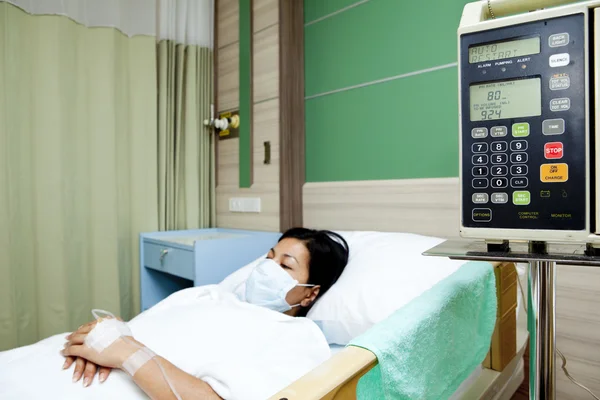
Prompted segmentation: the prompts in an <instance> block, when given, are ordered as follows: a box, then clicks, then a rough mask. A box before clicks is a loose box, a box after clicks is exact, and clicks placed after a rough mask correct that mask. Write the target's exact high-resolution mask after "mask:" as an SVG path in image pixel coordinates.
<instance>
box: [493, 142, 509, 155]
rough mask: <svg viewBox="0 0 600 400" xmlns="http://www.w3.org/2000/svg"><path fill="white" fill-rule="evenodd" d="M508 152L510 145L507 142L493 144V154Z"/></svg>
mask: <svg viewBox="0 0 600 400" xmlns="http://www.w3.org/2000/svg"><path fill="white" fill-rule="evenodd" d="M506 150H508V144H507V143H506V142H492V152H494V153H503V152H505V151H506Z"/></svg>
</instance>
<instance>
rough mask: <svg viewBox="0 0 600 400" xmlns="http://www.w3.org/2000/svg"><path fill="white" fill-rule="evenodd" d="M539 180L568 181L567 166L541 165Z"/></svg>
mask: <svg viewBox="0 0 600 400" xmlns="http://www.w3.org/2000/svg"><path fill="white" fill-rule="evenodd" d="M540 179H541V180H542V182H566V181H568V180H569V166H568V165H567V164H542V166H541V167H540Z"/></svg>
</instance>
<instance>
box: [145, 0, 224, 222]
mask: <svg viewBox="0 0 600 400" xmlns="http://www.w3.org/2000/svg"><path fill="white" fill-rule="evenodd" d="M167 5H168V8H167ZM212 8H213V3H212V1H209V0H178V1H172V0H171V1H169V0H167V1H163V2H160V1H159V12H158V13H159V15H158V19H159V24H158V36H159V38H158V39H159V40H158V43H157V73H158V153H159V172H158V179H159V227H160V229H161V230H176V229H196V228H207V227H212V226H214V225H215V220H216V217H215V198H214V196H215V159H214V154H215V150H214V146H215V142H214V141H215V137H214V134H212V130H211V129H210V128H209V127H207V126H205V125H204V121H205V120H208V119H209V118H210V109H211V108H210V107H211V100H212V96H213V93H212V91H213V50H212V14H213V11H212Z"/></svg>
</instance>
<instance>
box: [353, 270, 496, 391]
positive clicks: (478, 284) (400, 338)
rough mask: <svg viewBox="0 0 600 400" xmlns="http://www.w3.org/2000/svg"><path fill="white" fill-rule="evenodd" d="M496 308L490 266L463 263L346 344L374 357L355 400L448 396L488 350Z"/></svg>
mask: <svg viewBox="0 0 600 400" xmlns="http://www.w3.org/2000/svg"><path fill="white" fill-rule="evenodd" d="M496 307H497V299H496V281H495V277H494V271H493V267H492V265H491V264H489V263H486V262H469V263H466V264H464V265H462V266H461V267H460V268H459V269H458V270H457V271H456V272H455V273H453V274H452V275H450V276H448V277H447V278H445V279H444V280H442V281H440V282H438V283H437V284H436V285H435V286H434V287H432V288H431V289H429V290H428V291H426V292H425V293H423V294H422V295H421V296H419V297H417V298H415V299H414V300H412V301H411V302H410V303H408V304H407V305H405V306H404V307H402V308H401V309H399V310H397V311H396V312H395V313H394V314H392V315H391V316H390V317H388V318H387V319H386V320H384V321H382V322H380V323H378V324H377V325H375V326H374V327H373V328H371V329H370V330H369V331H367V332H366V333H365V334H363V335H361V336H359V337H358V338H356V339H355V340H353V341H352V342H351V343H350V345H352V346H359V347H363V348H366V349H368V350H370V351H371V352H373V353H374V354H375V355H376V356H377V360H378V365H377V366H376V367H375V368H373V369H372V370H371V371H369V372H368V373H367V374H366V375H365V376H364V377H363V378H362V379H361V380H360V382H359V385H358V389H357V398H358V399H359V400H362V399H377V400H380V399H381V400H383V399H411V400H414V399H432V400H441V399H448V398H449V397H450V396H451V395H452V394H453V393H454V392H455V391H456V389H457V388H458V387H459V386H460V384H461V383H462V382H463V381H464V380H465V379H466V378H467V377H468V376H469V375H470V374H471V373H472V372H473V370H474V369H475V368H476V367H477V365H479V364H481V363H482V362H483V360H484V358H485V356H486V354H487V352H488V351H489V348H490V343H491V338H492V333H493V331H494V326H495V323H496Z"/></svg>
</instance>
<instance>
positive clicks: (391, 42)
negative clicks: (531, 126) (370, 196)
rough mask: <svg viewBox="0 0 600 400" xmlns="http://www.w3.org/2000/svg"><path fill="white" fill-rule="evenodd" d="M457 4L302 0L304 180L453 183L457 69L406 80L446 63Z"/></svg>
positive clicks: (452, 0)
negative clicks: (447, 179) (433, 180)
mask: <svg viewBox="0 0 600 400" xmlns="http://www.w3.org/2000/svg"><path fill="white" fill-rule="evenodd" d="M467 2H468V0H445V1H444V0H432V1H428V2H418V1H413V2H408V1H401V0H370V1H367V2H364V3H362V4H358V5H356V6H355V7H352V5H354V4H356V3H358V0H304V15H305V23H306V24H307V25H306V26H305V31H304V32H305V33H304V36H305V78H306V83H305V84H306V87H305V94H306V96H307V97H308V98H307V100H306V180H307V182H328V181H348V180H375V179H405V178H432V177H452V176H458V88H457V85H458V83H457V79H458V70H457V67H456V66H450V67H446V68H442V69H437V70H434V71H431V72H426V73H422V74H415V75H410V74H411V73H414V72H417V71H422V70H424V69H430V68H436V67H442V66H447V65H448V64H453V63H456V61H457V48H456V46H457V38H456V30H457V28H458V24H459V22H460V16H461V13H462V9H463V6H464V4H466V3H467ZM344 8H346V9H345V10H344ZM338 10H341V12H339V13H337V14H335V15H333V16H330V17H327V18H323V19H322V20H321V18H322V17H324V16H327V15H329V14H332V13H335V12H336V11H338ZM404 74H409V75H410V76H407V77H405V78H401V79H394V80H389V81H386V82H382V83H376V84H370V85H365V86H364V87H360V88H355V89H351V90H343V89H346V88H348V87H352V86H355V85H361V84H365V83H369V82H373V81H377V80H381V79H384V80H385V79H386V78H390V77H394V76H398V75H404ZM340 89H341V91H340V92H338V93H332V94H326V95H323V96H319V95H320V94H324V93H327V92H331V91H335V90H340ZM311 96H316V97H314V98H311Z"/></svg>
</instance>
